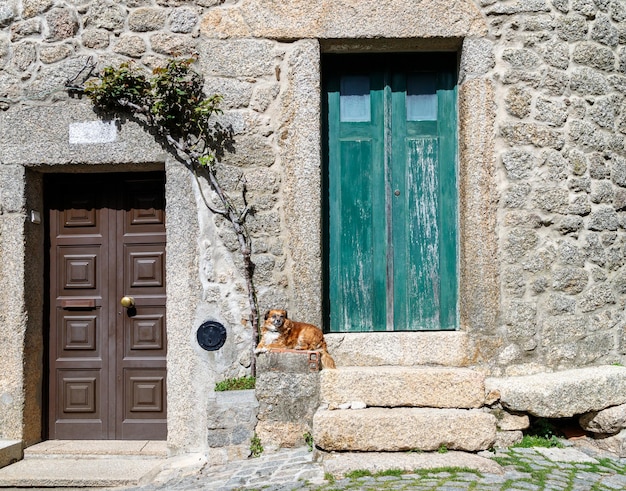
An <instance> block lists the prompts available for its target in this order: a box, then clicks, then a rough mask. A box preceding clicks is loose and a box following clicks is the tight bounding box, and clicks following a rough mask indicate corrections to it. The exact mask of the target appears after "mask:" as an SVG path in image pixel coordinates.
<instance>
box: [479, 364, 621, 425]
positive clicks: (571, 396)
mask: <svg viewBox="0 0 626 491" xmlns="http://www.w3.org/2000/svg"><path fill="white" fill-rule="evenodd" d="M485 387H486V390H487V391H488V392H489V391H493V390H497V391H499V392H500V403H501V404H502V406H503V407H505V408H507V409H510V410H512V411H519V412H524V413H529V414H532V415H534V416H538V417H542V418H569V417H572V416H574V415H576V414H583V413H588V412H591V411H599V410H601V409H606V408H607V407H610V406H617V405H620V404H624V403H626V368H624V367H618V366H598V367H588V368H580V369H573V370H565V371H562V372H554V373H538V374H534V375H524V376H519V377H494V378H487V379H486V380H485Z"/></svg>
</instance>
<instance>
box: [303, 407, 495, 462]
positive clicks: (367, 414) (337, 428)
mask: <svg viewBox="0 0 626 491" xmlns="http://www.w3.org/2000/svg"><path fill="white" fill-rule="evenodd" d="M495 439H496V418H495V416H493V415H492V414H489V413H487V412H484V411H481V410H479V409H433V408H408V407H399V408H379V407H368V408H365V409H345V410H341V409H338V410H329V409H323V408H321V409H319V410H318V411H317V412H316V413H315V415H314V417H313V440H314V441H315V444H316V446H318V447H319V448H320V449H322V450H325V451H350V452H406V451H411V450H419V451H435V450H439V449H443V448H445V449H447V450H461V451H467V452H477V451H480V450H486V449H488V448H491V447H492V446H493V444H494V442H495Z"/></svg>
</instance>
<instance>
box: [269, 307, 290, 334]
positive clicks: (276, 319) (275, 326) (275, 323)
mask: <svg viewBox="0 0 626 491" xmlns="http://www.w3.org/2000/svg"><path fill="white" fill-rule="evenodd" d="M286 318H287V311H286V310H268V311H267V313H266V314H265V327H266V328H267V329H269V330H270V331H279V330H280V328H281V327H283V325H284V324H285V319H286Z"/></svg>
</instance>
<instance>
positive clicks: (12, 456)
mask: <svg viewBox="0 0 626 491" xmlns="http://www.w3.org/2000/svg"><path fill="white" fill-rule="evenodd" d="M22 455H23V451H22V441H21V440H0V468H2V467H6V466H7V465H10V464H12V463H13V462H17V461H18V460H21V459H22Z"/></svg>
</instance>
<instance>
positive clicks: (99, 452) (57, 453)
mask: <svg viewBox="0 0 626 491" xmlns="http://www.w3.org/2000/svg"><path fill="white" fill-rule="evenodd" d="M120 456H123V457H126V458H135V457H136V458H142V459H145V458H155V459H164V458H167V442H166V441H156V440H47V441H44V442H41V443H37V444H35V445H32V446H30V447H28V448H26V449H24V459H29V458H61V457H80V458H102V457H120Z"/></svg>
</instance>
